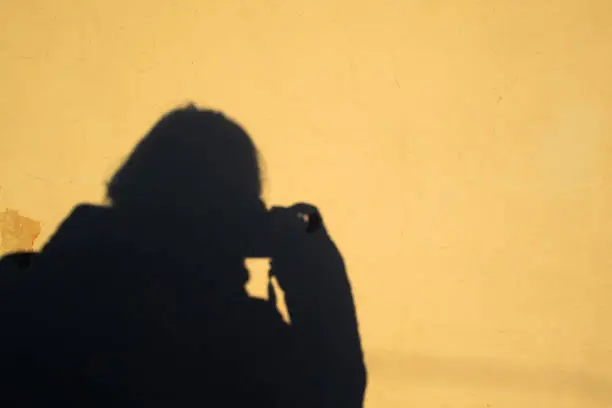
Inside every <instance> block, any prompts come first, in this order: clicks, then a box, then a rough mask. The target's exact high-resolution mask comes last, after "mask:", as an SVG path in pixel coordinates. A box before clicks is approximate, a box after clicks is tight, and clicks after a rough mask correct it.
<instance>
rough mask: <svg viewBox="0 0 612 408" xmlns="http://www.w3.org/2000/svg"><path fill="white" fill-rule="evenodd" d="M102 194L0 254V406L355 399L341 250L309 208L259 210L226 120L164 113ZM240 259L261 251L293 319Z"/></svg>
mask: <svg viewBox="0 0 612 408" xmlns="http://www.w3.org/2000/svg"><path fill="white" fill-rule="evenodd" d="M108 199H109V203H110V204H109V205H108V206H94V205H79V206H77V207H75V209H74V210H73V212H72V213H71V214H70V215H69V216H68V217H67V218H66V219H65V221H64V222H63V223H62V225H61V226H60V227H59V228H58V230H57V231H56V232H55V234H54V235H53V236H52V237H51V239H50V240H49V242H48V243H47V244H46V245H45V246H44V248H43V249H42V250H41V251H40V252H39V253H35V254H24V253H21V254H14V255H11V256H7V257H5V258H4V259H3V260H2V261H1V262H0V324H1V327H2V337H1V340H0V344H1V346H2V347H1V351H0V353H1V356H0V357H1V360H2V362H3V363H2V364H1V368H0V372H1V373H2V374H3V375H2V377H3V380H2V382H0V398H1V400H0V402H1V404H2V406H6V407H8V406H26V405H27V406H33V405H35V406H49V405H53V406H60V405H62V406H92V407H95V406H148V407H152V406H167V407H178V406H211V407H213V406H227V407H234V406H235V407H238V406H240V407H246V406H252V407H360V406H362V404H363V395H364V390H365V386H366V371H365V365H364V361H363V354H362V349H361V344H360V338H359V333H358V327H357V319H356V314H355V308H354V302H353V298H352V294H351V288H350V285H349V281H348V278H347V275H346V272H345V268H344V263H343V260H342V257H341V255H340V253H339V251H338V249H337V248H336V246H335V244H334V243H333V241H332V240H331V239H330V237H329V235H328V234H327V231H326V228H325V225H324V223H323V222H322V219H321V217H320V215H319V213H318V211H317V209H316V208H315V207H313V206H310V205H307V204H296V205H294V206H291V207H288V208H273V209H268V208H266V206H265V204H264V203H263V201H262V199H261V182H260V175H259V166H258V157H257V150H256V148H255V145H254V144H253V142H252V141H251V139H250V138H249V136H248V135H247V134H246V133H245V132H244V131H243V130H242V129H241V128H240V127H239V126H238V125H237V124H235V123H233V122H232V121H230V120H229V119H227V118H226V117H225V116H223V115H222V114H219V113H217V112H212V111H207V110H200V109H198V108H196V107H195V106H193V105H190V106H187V107H185V108H180V109H177V110H175V111H172V112H170V113H168V114H167V115H166V116H164V117H163V118H162V119H161V120H160V121H159V122H158V123H157V124H156V125H155V126H154V127H153V128H152V130H151V131H150V132H149V133H148V135H146V136H145V137H144V138H143V139H142V141H141V142H140V143H139V144H138V145H137V146H136V147H135V149H134V150H133V152H132V153H131V155H130V156H129V158H128V159H127V160H126V161H125V163H124V164H123V166H122V167H121V168H120V169H119V170H118V171H117V173H116V174H115V175H114V176H113V177H112V179H111V180H110V182H109V184H108ZM249 257H267V258H270V259H271V270H270V275H271V276H275V277H276V279H277V280H278V283H279V284H280V286H281V287H282V289H283V290H284V292H285V301H286V304H287V309H288V312H289V315H290V319H291V322H290V324H286V323H285V322H284V321H283V320H282V318H281V316H280V314H279V313H278V311H277V309H276V307H275V304H274V302H273V301H266V300H261V299H255V298H251V297H249V296H248V294H247V292H246V290H245V286H244V285H245V283H246V282H247V280H248V271H247V269H246V267H245V259H246V258H249ZM271 290H272V289H271ZM272 294H273V293H272ZM272 298H273V296H272Z"/></svg>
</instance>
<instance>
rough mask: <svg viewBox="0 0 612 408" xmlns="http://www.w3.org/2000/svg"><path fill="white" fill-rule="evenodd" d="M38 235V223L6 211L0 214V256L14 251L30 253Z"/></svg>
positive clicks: (14, 212) (17, 213)
mask: <svg viewBox="0 0 612 408" xmlns="http://www.w3.org/2000/svg"><path fill="white" fill-rule="evenodd" d="M38 235H40V222H39V221H36V220H33V219H31V218H28V217H24V216H22V215H20V214H19V211H16V210H11V209H6V210H5V211H4V212H2V213H0V255H3V254H6V253H10V252H16V251H32V249H33V247H34V242H35V241H36V238H37V237H38Z"/></svg>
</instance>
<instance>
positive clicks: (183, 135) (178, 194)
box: [108, 105, 263, 216]
mask: <svg viewBox="0 0 612 408" xmlns="http://www.w3.org/2000/svg"><path fill="white" fill-rule="evenodd" d="M260 195H261V181H260V174H259V165H258V158H257V150H256V148H255V145H254V144H253V142H252V140H251V139H250V137H249V136H248V135H247V134H246V132H245V131H244V130H243V129H242V128H241V127H240V126H239V125H237V124H236V123H234V122H232V121H231V120H229V119H227V118H226V117H225V116H223V115H222V114H220V113H217V112H213V111H209V110H200V109H198V108H196V107H195V106H193V105H190V106H188V107H186V108H182V109H177V110H174V111H172V112H170V113H168V114H167V115H165V116H164V117H163V118H162V119H161V120H160V121H159V122H158V123H157V124H156V125H155V126H154V127H153V128H152V129H151V131H150V132H149V133H148V134H147V135H146V136H145V137H144V138H143V139H142V140H141V141H140V142H139V143H138V145H137V146H136V147H135V148H134V150H133V151H132V153H131V155H130V157H129V158H128V159H127V161H126V162H125V163H124V164H123V166H122V167H121V168H120V169H119V170H118V171H117V173H116V174H115V175H114V176H113V178H112V179H111V181H110V183H109V185H108V198H109V199H110V202H111V203H112V206H113V207H114V208H116V209H118V210H127V211H132V212H137V213H139V214H147V213H150V212H152V211H154V212H156V213H159V212H162V211H163V212H165V213H168V212H170V213H174V214H175V215H179V214H180V215H182V216H203V215H205V214H213V213H214V214H216V216H219V215H222V214H233V215H238V214H239V213H244V212H248V213H252V212H258V211H261V209H262V205H263V204H262V203H261V200H260Z"/></svg>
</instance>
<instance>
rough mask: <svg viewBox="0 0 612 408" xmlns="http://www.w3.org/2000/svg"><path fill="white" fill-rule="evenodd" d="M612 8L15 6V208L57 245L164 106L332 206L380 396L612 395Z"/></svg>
mask: <svg viewBox="0 0 612 408" xmlns="http://www.w3.org/2000/svg"><path fill="white" fill-rule="evenodd" d="M611 22H612V3H610V1H609V0H565V1H562V0H558V1H531V0H512V1H511V0H507V1H501V0H499V1H496V0H490V1H467V0H439V1H417V0H414V1H412V0H401V1H400V0H384V1H365V0H355V1H349V0H339V1H328V0H312V1H293V0H291V1H285V0H283V1H281V0H258V1H254V0H251V1H245V0H241V1H239V0H217V1H206V0H197V1H196V0H184V1H162V0H147V1H144V0H130V1H117V0H113V1H93V0H54V1H42V0H40V1H33V0H19V1H9V0H5V1H4V2H3V5H2V11H1V12H0V89H1V90H2V91H1V92H2V96H1V97H0V186H1V190H0V211H3V210H4V209H5V208H9V209H12V210H17V211H19V213H20V214H21V215H22V216H25V217H29V218H31V219H34V220H37V221H40V222H41V225H42V232H41V235H40V237H39V238H38V240H37V243H36V246H37V247H39V246H40V245H41V244H42V243H44V241H45V240H46V239H47V238H48V236H49V234H51V233H52V232H53V230H54V229H55V227H56V226H57V225H58V223H59V222H60V221H61V220H62V218H63V217H64V216H65V215H66V213H67V212H68V211H69V210H70V209H71V207H72V206H73V205H74V204H75V203H77V202H79V201H84V200H85V201H93V202H99V201H100V200H101V198H102V196H103V195H104V183H105V181H106V180H107V179H108V178H109V177H110V175H111V174H112V173H113V171H114V170H115V169H116V168H117V166H118V165H119V164H120V163H121V160H122V159H123V158H124V157H125V155H127V154H128V153H129V151H130V149H131V147H132V146H133V145H134V143H135V142H136V141H137V140H138V139H139V138H140V137H142V136H143V135H144V134H145V133H146V131H147V130H148V128H149V127H150V126H151V125H152V124H153V122H154V121H156V120H157V119H158V118H159V116H160V115H161V114H162V113H164V112H165V111H167V110H169V109H171V108H173V107H175V106H177V105H178V104H181V103H184V102H186V101H189V100H193V101H195V102H197V103H198V104H200V105H203V106H210V107H213V108H216V109H220V110H223V111H225V112H226V113H227V114H228V115H229V116H231V117H233V118H235V119H236V120H237V121H238V122H240V123H241V124H242V125H244V126H245V128H246V129H247V130H248V131H249V133H250V134H251V135H252V137H253V138H254V140H255V142H256V143H257V144H258V146H259V148H260V150H261V152H262V155H263V157H264V159H265V172H266V179H267V183H266V198H267V199H268V200H269V202H270V203H280V204H288V203H291V202H293V201H296V200H306V201H311V202H313V203H315V204H317V205H318V206H320V207H321V209H322V210H323V213H324V216H325V217H326V219H327V222H328V224H329V226H330V230H331V232H332V235H333V236H334V237H335V239H336V240H337V242H338V244H339V246H340V248H341V250H342V252H343V254H344V256H345V258H346V261H347V264H348V267H349V273H350V276H351V279H352V282H353V285H354V289H355V295H356V300H357V307H358V313H359V318H360V324H361V330H362V338H363V343H364V346H365V350H366V357H367V364H368V369H369V372H370V377H369V389H368V395H367V406H368V407H370V408H375V407H376V408H387V407H389V408H391V407H412V406H414V407H420V408H429V407H458V408H463V407H465V408H467V407H495V408H500V407H555V408H567V407H580V408H589V407H609V406H612V324H611V320H610V319H611V317H610V316H612V255H611V254H612V252H611V251H610V248H612V183H611V176H612V80H611V79H610V78H611V75H610V73H612V24H611Z"/></svg>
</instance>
